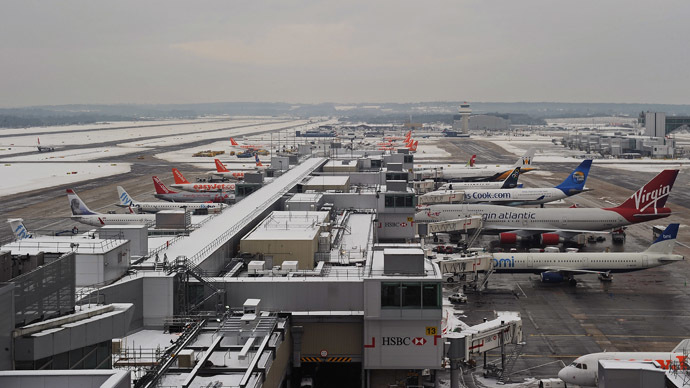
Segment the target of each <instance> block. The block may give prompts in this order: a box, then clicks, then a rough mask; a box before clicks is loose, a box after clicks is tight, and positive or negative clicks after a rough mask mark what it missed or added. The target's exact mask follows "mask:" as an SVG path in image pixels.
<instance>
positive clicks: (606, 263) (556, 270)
mask: <svg viewBox="0 0 690 388" xmlns="http://www.w3.org/2000/svg"><path fill="white" fill-rule="evenodd" d="M678 226H679V224H670V225H669V226H668V227H666V230H664V232H663V233H661V235H659V237H658V238H657V239H656V241H654V243H653V244H652V245H651V246H650V247H649V248H647V250H645V251H643V252H564V253H550V252H546V253H531V252H530V253H494V254H493V264H494V269H495V270H496V273H535V274H539V275H540V276H541V281H542V282H544V283H560V282H563V281H566V280H568V281H569V282H570V284H572V285H575V284H576V283H577V281H576V280H575V277H574V276H575V275H581V274H598V275H600V276H601V277H602V278H605V279H610V277H611V273H617V272H632V271H639V270H643V269H647V268H653V267H658V266H660V265H665V264H670V263H672V262H674V261H681V260H683V256H681V255H674V254H673V253H672V252H673V247H674V245H675V243H676V236H677V235H678Z"/></svg>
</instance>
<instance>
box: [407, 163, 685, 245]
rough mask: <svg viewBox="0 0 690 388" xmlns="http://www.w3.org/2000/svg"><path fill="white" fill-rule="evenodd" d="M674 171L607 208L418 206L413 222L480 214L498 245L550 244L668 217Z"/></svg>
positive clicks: (477, 205) (476, 205) (667, 171)
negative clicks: (536, 240)
mask: <svg viewBox="0 0 690 388" xmlns="http://www.w3.org/2000/svg"><path fill="white" fill-rule="evenodd" d="M677 175H678V170H664V171H662V172H661V173H659V174H658V175H657V176H655V177H654V178H653V179H652V180H651V181H649V182H648V183H647V184H645V185H644V186H642V187H641V188H640V189H639V190H637V191H636V192H635V193H633V195H632V196H631V197H630V198H628V199H627V200H626V201H625V202H623V203H622V204H621V205H619V206H616V207H611V208H580V207H577V208H573V207H570V208H524V209H523V208H514V207H510V206H501V205H486V204H450V205H430V206H428V207H420V208H419V210H420V211H419V212H418V213H416V214H415V222H418V223H419V222H421V223H428V222H437V221H450V220H456V219H460V218H465V217H470V216H473V215H481V216H482V220H483V224H484V226H483V230H485V231H487V232H489V233H499V238H500V241H501V243H502V244H513V243H516V242H518V241H520V240H521V239H522V238H524V237H531V236H534V235H537V234H541V242H542V244H546V245H552V244H558V243H560V242H562V240H563V239H566V238H572V237H574V236H576V235H578V234H580V233H587V232H591V231H602V230H607V229H614V228H620V227H622V226H626V225H630V224H636V223H639V222H645V221H651V220H655V219H658V218H664V217H668V216H669V215H671V209H669V208H667V207H665V205H666V200H667V199H668V196H669V194H670V193H671V188H672V187H673V183H674V182H675V180H676V176H677Z"/></svg>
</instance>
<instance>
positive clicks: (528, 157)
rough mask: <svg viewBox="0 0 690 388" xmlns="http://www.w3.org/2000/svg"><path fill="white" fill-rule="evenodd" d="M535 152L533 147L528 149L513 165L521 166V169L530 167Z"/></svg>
mask: <svg viewBox="0 0 690 388" xmlns="http://www.w3.org/2000/svg"><path fill="white" fill-rule="evenodd" d="M536 152H537V149H536V148H534V147H531V148H530V149H528V150H527V152H525V154H524V155H522V156H521V157H520V159H518V161H517V162H516V163H515V166H516V167H517V166H521V167H531V166H532V159H534V154H535V153H536Z"/></svg>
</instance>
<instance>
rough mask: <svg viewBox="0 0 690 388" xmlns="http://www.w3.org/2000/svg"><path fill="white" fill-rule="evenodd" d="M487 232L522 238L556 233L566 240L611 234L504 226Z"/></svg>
mask: <svg viewBox="0 0 690 388" xmlns="http://www.w3.org/2000/svg"><path fill="white" fill-rule="evenodd" d="M484 229H485V230H494V231H498V232H511V233H515V234H517V235H518V236H522V237H529V236H534V235H535V234H540V233H556V234H558V235H560V236H562V237H564V238H568V237H573V236H575V235H578V234H581V233H606V234H608V233H609V232H606V231H601V230H584V229H544V228H529V227H526V228H520V229H515V227H513V226H502V225H492V226H485V227H484Z"/></svg>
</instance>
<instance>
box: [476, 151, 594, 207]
mask: <svg viewBox="0 0 690 388" xmlns="http://www.w3.org/2000/svg"><path fill="white" fill-rule="evenodd" d="M591 166H592V159H585V160H583V161H582V163H580V165H579V166H577V168H576V169H575V170H574V171H573V172H572V173H571V174H570V175H568V177H567V178H565V180H564V181H563V182H561V184H559V185H558V186H555V187H539V188H518V189H465V190H464V192H465V195H464V202H465V203H491V204H495V205H506V206H518V205H542V206H543V204H545V203H548V202H553V201H558V200H561V199H563V198H567V197H570V196H571V195H575V194H579V193H581V192H583V191H587V189H585V182H586V181H587V175H588V174H589V169H590V167H591ZM518 174H519V173H518ZM515 181H516V182H517V178H516V179H515Z"/></svg>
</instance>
